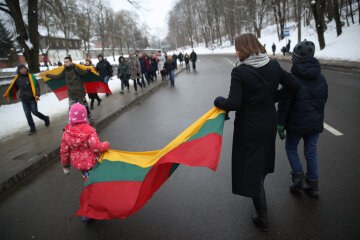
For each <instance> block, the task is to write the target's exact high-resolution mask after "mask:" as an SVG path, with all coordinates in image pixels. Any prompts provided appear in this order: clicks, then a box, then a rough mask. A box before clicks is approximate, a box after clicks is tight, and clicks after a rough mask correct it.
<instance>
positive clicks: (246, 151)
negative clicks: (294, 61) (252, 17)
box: [214, 33, 299, 231]
mask: <svg viewBox="0 0 360 240" xmlns="http://www.w3.org/2000/svg"><path fill="white" fill-rule="evenodd" d="M235 48H236V56H237V57H238V58H239V60H240V65H239V66H237V67H234V68H233V70H232V72H231V86H230V92H229V95H228V98H224V97H217V98H216V99H215V101H214V105H215V106H216V107H218V108H221V109H224V110H226V111H236V113H235V116H236V117H235V122H234V136H233V150H232V191H233V193H234V194H239V195H242V196H246V197H251V198H252V200H253V203H254V206H255V209H256V214H254V216H253V221H254V223H255V224H256V225H257V226H258V227H259V228H260V229H261V230H262V231H268V220H267V207H266V198H265V190H264V180H265V176H266V175H267V174H268V173H272V172H274V164H275V138H276V129H277V113H276V109H275V105H274V103H275V102H276V101H278V100H279V99H282V98H285V97H286V96H288V95H289V94H294V93H296V91H297V90H298V89H299V84H298V83H297V81H296V80H295V79H294V78H293V77H292V75H291V74H290V73H288V72H286V71H284V70H283V69H282V68H281V67H280V65H279V63H278V62H277V61H276V60H270V59H269V57H268V56H267V54H266V50H265V48H264V46H263V45H261V44H260V42H259V41H258V40H257V38H256V36H255V35H254V34H250V33H248V34H243V35H241V36H239V37H237V38H236V40H235ZM279 84H281V85H282V86H283V88H282V89H280V90H278V86H279Z"/></svg>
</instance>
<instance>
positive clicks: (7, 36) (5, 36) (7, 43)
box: [0, 19, 14, 60]
mask: <svg viewBox="0 0 360 240" xmlns="http://www.w3.org/2000/svg"><path fill="white" fill-rule="evenodd" d="M13 47H14V45H13V41H12V34H11V32H10V31H9V30H8V29H7V28H6V27H5V25H4V24H3V21H2V20H1V19H0V58H1V59H3V60H9V56H10V53H11V51H12V49H13Z"/></svg>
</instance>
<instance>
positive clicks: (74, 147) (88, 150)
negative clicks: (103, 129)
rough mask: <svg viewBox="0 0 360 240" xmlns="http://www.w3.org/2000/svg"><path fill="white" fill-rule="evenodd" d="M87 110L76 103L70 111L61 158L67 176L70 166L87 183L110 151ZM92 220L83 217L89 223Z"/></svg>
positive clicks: (63, 138)
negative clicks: (88, 178) (102, 140)
mask: <svg viewBox="0 0 360 240" xmlns="http://www.w3.org/2000/svg"><path fill="white" fill-rule="evenodd" d="M87 120H88V119H87V110H86V108H85V107H84V106H83V105H82V104H80V103H75V104H73V105H72V106H71V108H70V111H69V123H70V124H68V125H67V126H66V127H65V131H64V133H63V136H62V139H61V147H60V157H61V165H62V166H63V171H64V174H65V175H69V174H70V164H72V166H73V167H74V168H75V169H77V170H80V171H81V172H82V174H83V178H84V180H85V182H86V180H87V177H88V176H89V171H90V170H91V169H92V168H93V167H94V166H95V164H96V162H97V160H98V157H99V156H100V154H101V153H102V152H106V151H107V150H109V147H110V145H109V143H108V142H101V141H100V140H99V137H98V135H97V133H96V131H95V129H94V128H93V127H91V126H90V124H89V123H88V122H87ZM89 220H91V219H89V218H87V217H83V221H84V222H87V221H89Z"/></svg>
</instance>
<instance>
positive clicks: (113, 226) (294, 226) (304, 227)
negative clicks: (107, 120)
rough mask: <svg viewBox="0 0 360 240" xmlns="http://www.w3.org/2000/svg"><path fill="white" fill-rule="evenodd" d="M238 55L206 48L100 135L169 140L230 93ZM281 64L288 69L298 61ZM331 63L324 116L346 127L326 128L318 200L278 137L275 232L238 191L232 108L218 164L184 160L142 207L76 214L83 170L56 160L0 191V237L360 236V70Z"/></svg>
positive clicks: (152, 142)
mask: <svg viewBox="0 0 360 240" xmlns="http://www.w3.org/2000/svg"><path fill="white" fill-rule="evenodd" d="M229 60H230V62H235V59H234V58H233V57H231V56H229V55H226V56H225V55H224V56H220V55H217V56H199V62H198V71H197V72H196V73H193V72H192V73H186V72H183V73H181V74H180V75H178V77H176V79H175V84H176V86H175V87H170V85H169V86H167V87H164V88H162V89H160V90H159V91H157V92H156V93H155V94H153V95H152V96H150V97H149V98H147V99H145V100H144V101H143V102H141V103H139V104H138V105H137V106H135V107H133V108H132V109H130V110H128V112H126V113H125V114H122V115H121V116H120V117H119V118H118V119H116V120H115V121H113V122H112V123H111V124H109V125H108V126H107V127H106V128H105V129H103V130H102V131H101V132H100V133H99V135H100V139H102V140H109V142H110V145H111V148H113V149H119V150H128V151H146V150H156V149H161V148H162V147H163V146H165V145H166V144H167V143H168V142H170V141H171V140H172V139H173V138H174V137H176V136H177V135H178V134H179V133H181V132H182V131H183V130H184V129H185V128H186V127H188V126H189V125H190V124H192V123H193V122H194V121H195V120H196V119H198V118H199V117H200V116H202V115H203V114H204V113H205V112H207V111H208V110H209V109H210V108H211V107H212V105H213V104H212V103H213V100H214V98H215V97H216V96H219V95H223V96H226V95H227V93H228V89H229V84H230V72H231V69H232V67H233V66H232V65H231V64H230V62H229ZM282 65H283V67H284V68H285V69H287V70H289V68H290V64H286V63H282ZM323 73H324V74H325V76H326V78H327V80H328V85H329V100H328V103H327V106H326V117H325V122H326V123H328V124H329V125H330V126H332V127H334V128H335V129H337V130H338V131H340V132H341V133H342V134H344V135H343V136H335V135H333V134H332V133H330V132H329V131H324V133H323V134H321V136H320V140H319V144H318V153H319V168H320V183H319V190H320V198H319V199H318V200H314V199H311V198H309V197H307V196H306V195H305V194H302V195H300V196H298V195H295V196H294V195H292V194H290V192H289V189H288V185H289V184H290V174H289V171H290V166H289V164H288V162H287V158H286V156H285V150H284V142H282V141H280V140H279V139H278V142H277V160H276V170H275V173H274V174H271V175H269V176H268V177H267V179H266V181H265V189H266V194H267V201H268V209H269V221H270V232H269V233H262V232H260V231H259V230H258V229H257V228H255V227H254V226H253V224H252V222H251V220H250V216H251V214H252V213H253V211H254V208H253V205H252V201H251V200H250V199H248V198H245V197H241V196H236V195H233V194H232V193H231V175H230V167H231V161H230V159H231V147H232V131H233V120H234V114H233V113H232V114H231V115H230V117H231V120H230V121H227V122H226V123H225V128H224V134H223V148H222V153H221V159H220V162H219V167H218V170H217V172H212V171H211V170H209V169H206V168H191V167H187V166H180V167H179V168H178V169H177V170H176V171H175V173H174V174H173V175H172V176H171V178H170V179H169V180H168V181H167V182H166V183H165V184H164V185H163V186H162V187H161V188H160V190H159V191H158V192H157V193H156V194H154V196H153V198H152V199H150V201H149V202H148V203H147V204H146V205H145V206H144V207H143V208H142V209H141V210H140V211H139V212H137V213H136V214H134V215H133V216H131V217H129V218H128V219H125V220H108V221H95V222H93V223H91V224H88V225H86V224H84V223H82V222H81V220H80V217H75V218H74V219H73V220H72V221H69V220H68V219H69V217H71V215H72V214H73V213H74V212H75V211H76V210H77V209H78V207H79V201H78V198H79V195H80V193H81V190H82V188H83V182H82V178H81V176H80V173H78V172H77V171H75V170H72V172H71V174H70V175H69V176H65V175H63V173H62V170H61V166H60V164H59V163H58V162H57V163H53V164H50V165H49V166H48V167H46V168H44V169H43V170H41V171H40V172H39V173H38V174H36V175H34V176H33V177H31V178H30V179H29V180H27V181H26V182H24V183H23V184H21V185H20V186H18V187H16V188H14V189H13V190H12V191H11V192H9V193H8V194H7V195H5V196H4V197H2V198H1V199H0V216H1V217H0V239H4V240H5V239H6V240H7V239H78V240H81V239H87V240H88V239H359V236H358V235H359V229H360V218H359V214H360V204H359V199H360V181H359V180H360V150H359V147H360V140H359V138H358V136H359V134H360V125H359V122H360V112H359V109H360V75H354V74H347V73H341V72H334V71H327V70H325V71H323ZM59 140H60V136H59ZM300 151H302V147H300ZM302 160H303V159H302ZM303 162H304V161H303Z"/></svg>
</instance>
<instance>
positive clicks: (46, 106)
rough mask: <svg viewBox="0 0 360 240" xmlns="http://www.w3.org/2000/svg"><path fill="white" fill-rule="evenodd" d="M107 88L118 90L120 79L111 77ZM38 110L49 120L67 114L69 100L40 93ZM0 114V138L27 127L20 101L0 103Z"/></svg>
mask: <svg viewBox="0 0 360 240" xmlns="http://www.w3.org/2000/svg"><path fill="white" fill-rule="evenodd" d="M130 82H132V81H130ZM109 88H110V90H111V91H112V92H113V93H118V92H120V89H121V84H120V80H118V79H117V78H116V77H112V78H111V79H110V81H109ZM99 96H100V98H103V97H104V96H105V94H102V93H99ZM88 100H89V99H88ZM88 102H89V101H88ZM38 110H39V112H41V113H43V114H44V115H47V116H50V121H51V120H54V119H56V118H59V117H61V116H63V115H65V114H67V112H68V110H69V102H68V99H67V98H66V99H64V100H62V101H59V100H58V99H57V98H56V96H55V94H54V93H53V92H50V93H46V94H44V95H41V97H40V101H38ZM0 116H2V117H1V118H0V125H1V129H2V130H1V131H0V138H1V139H5V138H7V137H9V136H11V135H14V134H17V133H21V134H24V133H25V131H27V129H29V126H28V123H27V121H26V117H25V114H24V110H23V107H22V103H21V102H18V103H14V104H8V105H1V106H0ZM33 119H34V122H35V125H36V126H38V127H39V126H43V125H44V122H43V121H42V120H40V119H39V118H37V117H35V116H33ZM64 124H65V123H64Z"/></svg>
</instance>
